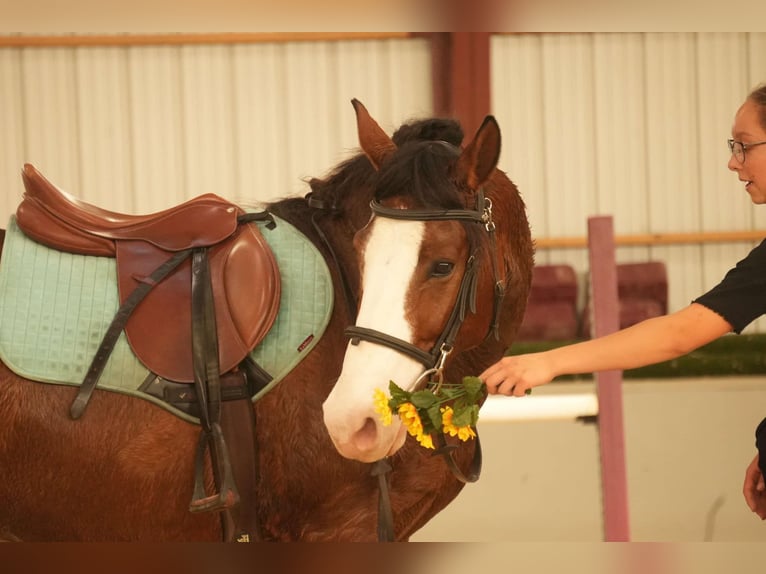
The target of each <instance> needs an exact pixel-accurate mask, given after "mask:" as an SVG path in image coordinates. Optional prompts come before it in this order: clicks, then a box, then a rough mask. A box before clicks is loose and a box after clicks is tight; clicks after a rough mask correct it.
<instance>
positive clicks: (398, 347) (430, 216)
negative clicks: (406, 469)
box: [306, 190, 507, 542]
mask: <svg viewBox="0 0 766 574" xmlns="http://www.w3.org/2000/svg"><path fill="white" fill-rule="evenodd" d="M306 199H307V201H308V204H309V206H311V207H313V208H315V209H318V210H320V211H325V212H327V211H329V212H334V211H335V209H334V207H335V206H334V205H333V206H328V205H327V204H326V202H324V201H322V200H320V199H319V198H317V197H316V196H314V194H308V196H307V197H306ZM370 208H371V209H372V212H373V214H374V215H375V216H377V217H387V218H389V219H400V220H408V221H467V222H473V223H477V224H481V225H483V226H484V229H485V231H486V232H487V235H488V237H489V244H490V257H491V259H492V273H493V277H494V302H493V312H492V320H491V322H490V325H489V329H488V331H487V334H486V335H485V337H484V340H486V339H487V338H489V337H490V336H494V338H495V339H496V340H499V339H500V331H499V327H500V311H501V308H502V302H503V298H504V296H505V288H506V282H507V277H504V278H502V279H501V277H500V265H499V264H498V254H497V244H496V239H495V223H494V221H493V219H492V200H491V199H489V198H488V197H484V193H483V191H482V190H479V191H478V192H477V194H476V207H475V208H474V209H437V208H412V209H394V208H390V207H386V206H384V205H382V204H380V203H379V202H378V201H376V200H374V199H373V200H372V201H371V202H370ZM312 224H313V226H314V229H315V230H316V232H317V234H318V235H319V237H320V238H321V240H322V241H323V243H324V244H325V245H326V246H327V248H328V250H329V251H330V254H331V255H332V258H333V261H334V263H335V266H336V268H337V270H338V273H339V274H340V277H341V279H342V282H343V287H344V295H345V297H346V303H347V305H348V308H349V317H351V318H352V320H353V319H354V318H355V317H356V301H355V297H354V296H353V294H352V292H351V289H350V286H349V283H348V278H347V277H346V274H345V272H344V270H343V267H342V266H341V265H340V263H339V261H338V257H337V255H336V253H335V250H334V249H333V248H332V244H331V242H330V241H329V239H328V238H327V236H326V235H325V234H324V233H323V232H322V230H321V228H320V227H319V224H318V222H317V220H316V218H315V217H314V218H312ZM476 261H477V248H474V251H473V252H471V253H470V254H469V255H468V259H467V261H466V266H465V273H464V274H463V278H462V280H461V283H460V287H459V289H458V295H457V298H456V300H455V306H454V307H453V309H452V312H451V313H450V316H449V318H448V320H447V323H446V325H445V327H444V330H443V331H442V333H441V335H440V336H439V338H438V339H437V340H436V342H435V343H434V345H433V347H431V349H430V350H428V351H424V350H423V349H420V348H418V347H416V346H415V345H413V344H412V343H410V342H408V341H404V340H403V339H399V338H398V337H394V336H392V335H388V334H387V333H383V332H381V331H378V330H376V329H369V328H367V327H359V326H356V325H352V326H349V327H347V328H346V329H345V335H346V336H347V337H349V339H350V342H351V344H352V345H358V344H359V342H360V341H362V340H364V341H368V342H371V343H376V344H379V345H383V346H385V347H389V348H391V349H394V350H395V351H398V352H399V353H402V354H404V355H407V356H409V357H411V358H413V359H415V360H416V361H418V362H419V363H421V364H422V365H423V366H425V368H426V370H425V371H424V372H423V373H422V374H421V375H420V376H419V377H418V379H417V381H416V382H415V385H414V387H415V388H417V387H418V385H420V384H426V385H427V384H428V382H435V383H436V385H435V386H434V387H433V389H432V390H433V391H434V392H436V391H438V388H439V386H440V385H441V384H442V382H443V378H444V367H445V363H446V360H447V357H448V356H449V354H450V353H451V352H452V350H453V345H454V342H455V339H456V338H457V335H458V331H459V330H460V327H461V325H462V324H463V321H464V320H465V317H466V315H467V312H468V311H470V312H471V313H476V291H477V285H478V272H479V270H478V265H477V263H476ZM424 380H425V381H426V382H425V383H423V381H424ZM436 440H437V445H438V448H437V449H436V450H435V451H434V455H440V456H442V457H443V458H444V459H445V461H446V463H447V466H448V467H449V468H450V470H451V471H452V474H453V475H454V476H455V478H457V479H458V480H459V481H461V482H464V483H470V482H476V481H477V480H478V479H479V476H480V474H481V462H482V456H481V443H480V442H479V437H478V435H477V436H476V438H475V440H476V447H475V450H474V458H473V461H472V462H471V468H470V470H469V472H468V473H467V474H465V473H463V471H462V470H461V469H460V468H459V467H458V465H457V463H456V462H455V459H454V458H453V456H452V454H453V451H454V450H455V449H456V448H457V447H456V446H455V445H449V444H447V442H446V440H445V438H444V435H443V434H438V435H437V437H436ZM391 470H392V467H391V464H390V462H389V461H388V460H387V459H385V458H384V459H381V460H378V461H377V462H375V463H373V464H372V472H371V474H372V476H374V477H376V478H377V480H378V487H379V496H378V540H379V541H381V542H390V541H393V540H395V532H394V524H393V523H394V518H393V513H392V509H391V499H390V493H389V485H388V478H387V475H388V473H389V472H390V471H391Z"/></svg>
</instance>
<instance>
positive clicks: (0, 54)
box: [0, 50, 24, 227]
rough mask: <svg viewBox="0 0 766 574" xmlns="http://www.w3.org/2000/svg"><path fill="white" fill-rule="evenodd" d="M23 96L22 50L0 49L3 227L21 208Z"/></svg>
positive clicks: (0, 200) (0, 218) (0, 213)
mask: <svg viewBox="0 0 766 574" xmlns="http://www.w3.org/2000/svg"><path fill="white" fill-rule="evenodd" d="M23 118H24V93H23V90H22V83H21V57H20V51H19V50H0V227H5V222H6V221H7V216H8V214H10V213H12V212H13V210H14V209H15V208H16V205H18V199H19V195H18V194H17V190H18V188H19V184H20V175H19V174H20V172H21V165H22V164H23V162H24V160H23V158H24V123H23Z"/></svg>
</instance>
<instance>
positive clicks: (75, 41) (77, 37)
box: [0, 32, 415, 48]
mask: <svg viewBox="0 0 766 574" xmlns="http://www.w3.org/2000/svg"><path fill="white" fill-rule="evenodd" d="M414 36H415V35H414V34H412V33H409V32H273V33H267V32H263V33H260V32H254V33H236V32H232V33H219V34H187V33H179V34H93V35H90V34H66V35H63V34H62V35H12V36H0V47H5V48H14V47H18V48H34V47H38V48H47V47H67V48H71V47H76V46H168V45H195V44H197V45H198V44H256V43H266V42H327V41H337V40H388V39H396V38H412V37H414Z"/></svg>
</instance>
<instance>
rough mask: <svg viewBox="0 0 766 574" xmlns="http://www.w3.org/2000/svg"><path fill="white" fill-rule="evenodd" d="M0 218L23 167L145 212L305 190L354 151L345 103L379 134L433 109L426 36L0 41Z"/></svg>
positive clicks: (85, 194) (9, 207)
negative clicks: (124, 43)
mask: <svg viewBox="0 0 766 574" xmlns="http://www.w3.org/2000/svg"><path fill="white" fill-rule="evenodd" d="M0 81H2V85H0V95H2V97H3V104H4V105H3V106H2V110H1V111H0V114H1V115H0V118H2V119H0V122H2V126H3V127H5V128H6V129H4V130H3V135H2V136H1V137H2V143H3V150H4V154H3V159H2V162H0V168H2V171H0V181H2V182H3V183H4V188H5V191H4V193H3V202H4V203H3V204H2V205H0V208H2V213H0V216H2V218H3V220H5V219H6V218H7V217H8V215H10V213H11V212H12V211H13V210H14V209H15V207H16V205H17V204H18V201H19V200H20V197H21V193H22V186H21V179H20V176H19V172H20V169H21V165H22V164H23V163H24V162H31V163H33V164H35V165H36V166H37V167H38V169H40V170H41V171H42V172H43V173H44V174H45V175H46V176H48V177H49V178H50V179H51V180H52V181H53V182H54V183H56V184H58V185H60V186H61V187H62V188H64V189H66V190H67V191H70V192H71V193H73V194H75V195H77V196H78V197H80V198H82V199H84V200H85V201H89V202H92V203H97V204H99V205H101V206H103V207H106V208H108V209H114V210H118V211H126V212H136V213H146V212H151V211H156V210H159V209H164V208H166V207H169V206H171V205H175V204H177V203H180V202H181V201H183V200H185V199H189V198H190V197H192V196H194V195H199V194H201V193H208V192H213V193H217V194H219V195H222V196H224V197H227V198H230V199H233V200H236V201H242V202H259V201H268V200H272V199H276V198H278V197H283V196H288V195H296V194H303V193H305V192H306V191H307V190H308V188H307V186H306V185H305V183H304V182H303V181H302V180H303V179H305V178H309V177H316V176H322V175H325V174H326V173H327V171H328V170H329V169H330V168H331V167H332V166H333V165H335V164H336V163H337V162H338V161H341V160H342V159H345V158H346V157H348V156H349V154H350V153H351V152H352V151H354V150H355V149H356V147H357V141H356V127H355V117H354V111H353V108H352V106H351V103H350V100H351V98H353V97H357V98H359V99H360V100H362V102H364V103H365V104H366V105H367V107H368V108H369V110H370V112H371V113H372V114H373V116H374V117H376V119H378V121H379V122H380V123H381V125H382V126H383V127H384V128H386V129H389V130H390V129H393V128H394V127H396V126H398V125H399V124H400V123H401V122H403V121H406V120H409V119H411V118H413V117H424V116H428V115H430V114H431V113H432V93H431V54H430V47H429V44H428V42H427V40H425V39H384V40H373V41H361V40H360V41H327V42H293V43H274V44H241V45H193V46H192V45H189V46H156V47H147V46H142V47H138V46H136V47H119V46H115V47H101V48H99V47H80V48H7V49H0Z"/></svg>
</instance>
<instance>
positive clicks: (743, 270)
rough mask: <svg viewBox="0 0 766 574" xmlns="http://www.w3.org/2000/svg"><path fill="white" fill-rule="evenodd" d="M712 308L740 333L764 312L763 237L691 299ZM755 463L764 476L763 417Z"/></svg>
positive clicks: (765, 255)
mask: <svg viewBox="0 0 766 574" xmlns="http://www.w3.org/2000/svg"><path fill="white" fill-rule="evenodd" d="M694 302H695V303H699V304H700V305H704V306H705V307H707V308H708V309H710V310H711V311H715V312H716V313H718V314H719V315H720V316H721V317H723V318H724V319H726V321H727V322H728V323H729V324H730V325H731V326H732V329H734V332H735V333H741V332H742V330H743V329H744V328H745V327H747V326H748V325H749V324H750V323H752V322H753V321H754V320H756V319H757V318H758V317H760V316H761V315H763V314H766V240H764V241H762V242H761V244H760V245H758V246H757V247H756V248H754V249H753V250H752V251H751V252H750V253H749V254H748V255H747V257H745V258H744V259H743V260H742V261H740V262H739V263H737V265H736V266H735V267H734V268H733V269H731V270H729V272H728V273H727V274H726V275H725V276H724V278H723V279H722V280H721V282H720V283H719V284H718V285H716V286H715V287H713V288H712V289H711V290H710V291H708V292H707V293H705V294H704V295H702V296H701V297H698V298H697V299H695V300H694ZM755 446H756V447H757V448H758V452H759V459H758V466H759V467H760V469H761V473H762V474H763V475H764V476H765V477H766V419H763V421H762V422H761V424H759V425H758V428H757V429H756V431H755Z"/></svg>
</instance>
